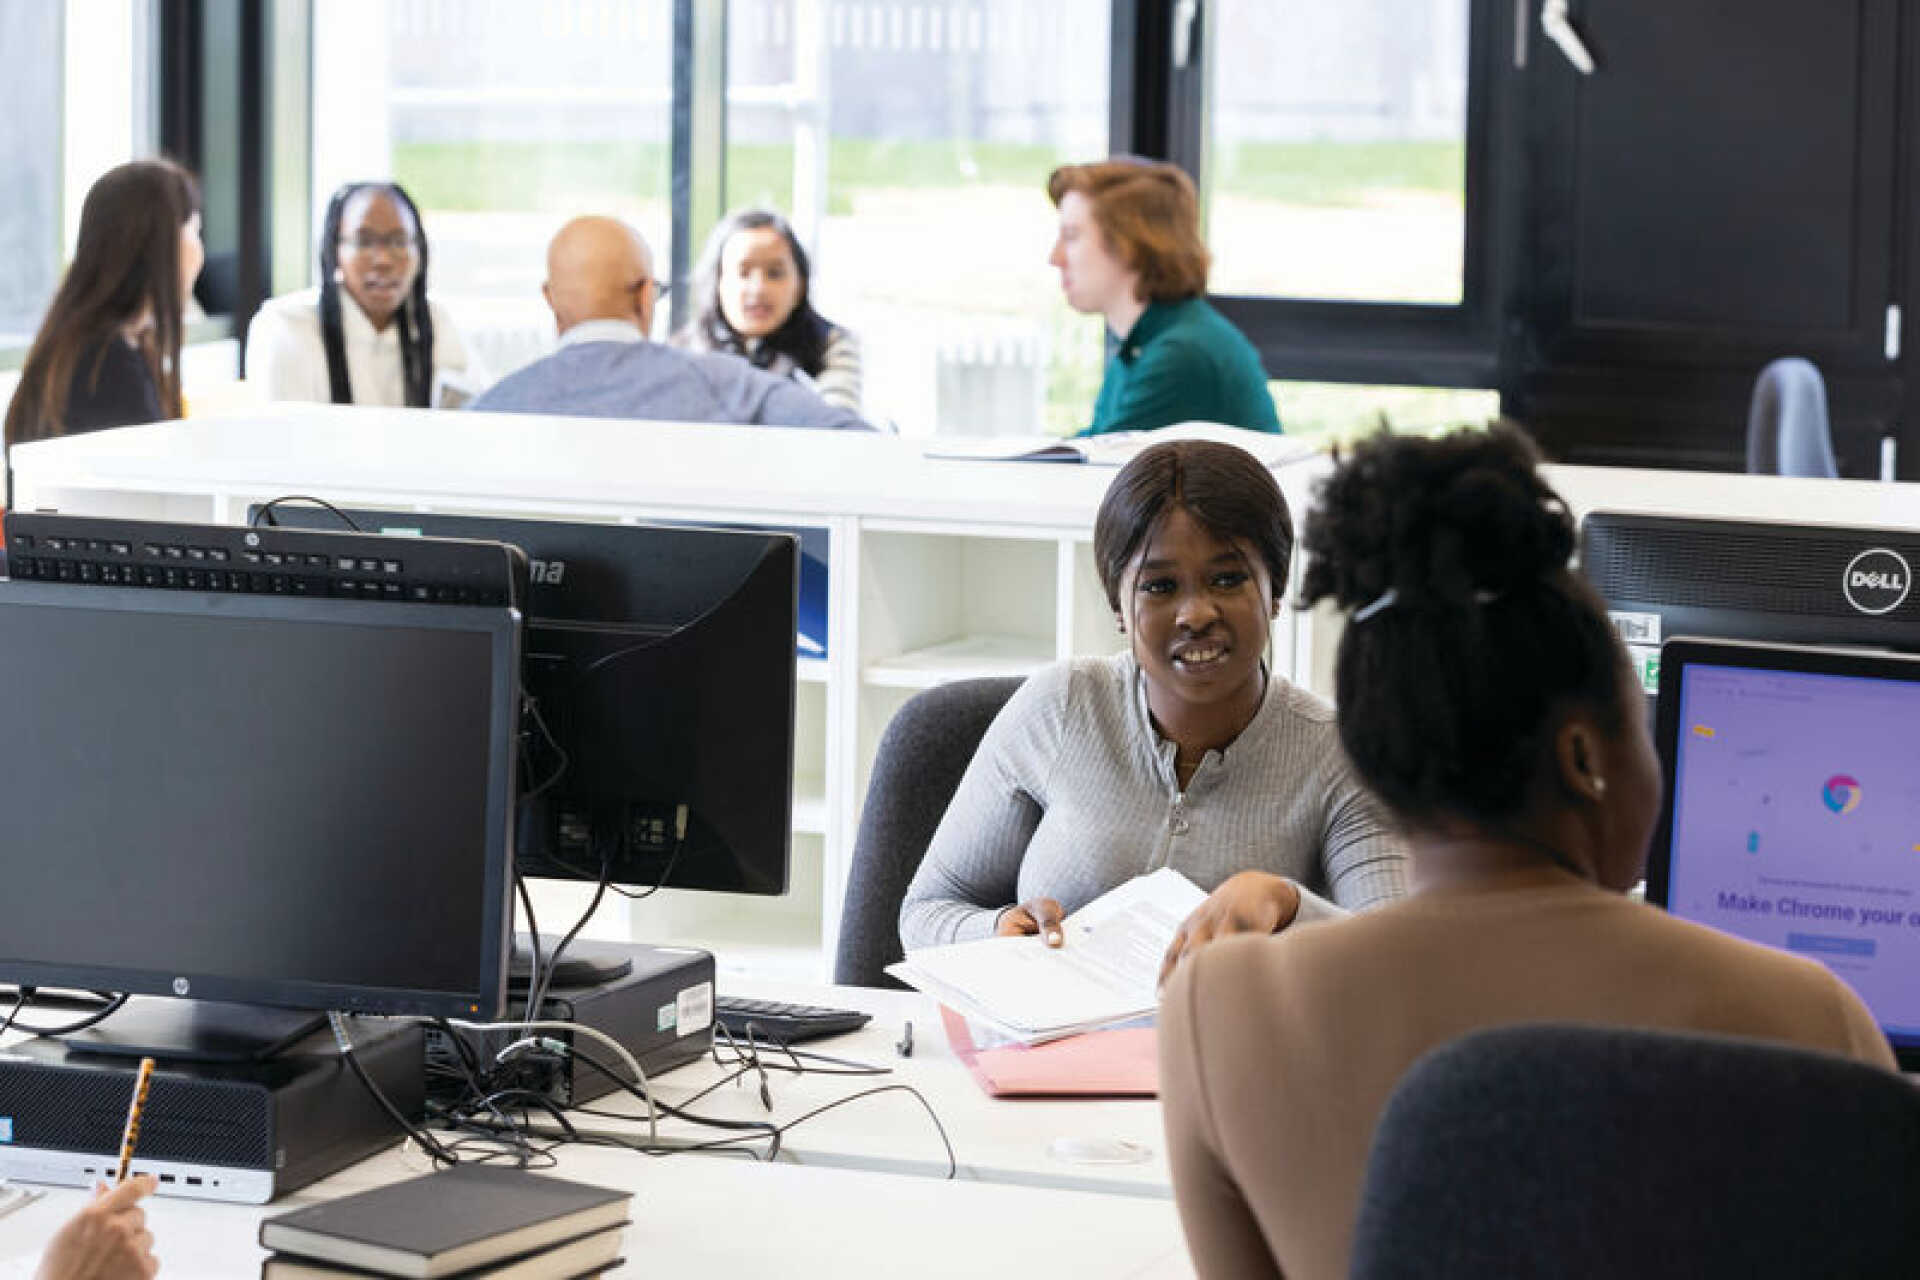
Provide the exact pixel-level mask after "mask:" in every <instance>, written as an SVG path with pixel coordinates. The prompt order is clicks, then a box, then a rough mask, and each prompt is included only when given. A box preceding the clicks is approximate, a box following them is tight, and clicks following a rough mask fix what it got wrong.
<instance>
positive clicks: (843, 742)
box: [12, 405, 1920, 980]
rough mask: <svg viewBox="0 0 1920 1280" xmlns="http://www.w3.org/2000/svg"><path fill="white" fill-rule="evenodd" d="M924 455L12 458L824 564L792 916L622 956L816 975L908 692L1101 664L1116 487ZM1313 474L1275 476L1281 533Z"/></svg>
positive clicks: (100, 444) (1327, 683) (1885, 489)
mask: <svg viewBox="0 0 1920 1280" xmlns="http://www.w3.org/2000/svg"><path fill="white" fill-rule="evenodd" d="M922 444H923V442H920V441H914V440H908V439H901V438H897V437H889V436H879V435H869V434H865V433H849V432H820V431H794V430H784V429H766V428H753V427H692V426H686V425H681V424H672V423H646V422H619V421H606V420H601V419H579V418H546V417H539V416H516V415H493V414H464V413H463V414H449V413H437V412H433V411H429V410H418V409H368V408H357V407H354V406H330V405H270V406H266V407H264V408H261V409H258V410H255V411H251V412H246V413H236V414H230V415H227V416H224V417H221V416H216V417H211V418H204V419H195V420H193V421H190V422H184V423H163V424H159V425H156V426H149V427H130V428H125V429H123V430H119V431H102V432H96V433H93V434H89V435H81V436H73V437H69V438H66V439H59V440H48V441H41V442H38V443H34V444H28V445H23V446H21V447H19V448H17V449H15V450H14V451H13V454H12V462H13V467H14V476H15V493H16V497H17V499H18V501H19V503H20V505H21V506H23V507H41V506H51V507H56V508H58V509H61V510H65V511H71V512H75V513H79V514H95V515H120V516H130V517H140V518H147V519H173V520H187V521H199V522H206V521H213V522H216V523H236V522H238V521H240V520H242V519H243V518H244V517H245V513H246V507H247V504H248V503H250V502H258V501H261V500H264V499H267V498H271V497H278V496H281V495H284V494H288V493H310V494H318V495H319V496H321V497H325V498H328V499H330V500H332V501H335V502H338V503H342V504H347V505H354V506H367V507H384V508H391V509H396V510H401V511H439V512H453V513H459V512H477V513H487V514H497V515H522V516H525V515H536V516H548V517H554V518H561V519H579V520H602V521H645V520H648V519H662V518H665V519H678V520H710V521H721V522H733V523H756V522H757V523H774V524H783V525H808V526H815V527H819V528H823V529H826V530H827V531H828V533H829V535H830V538H831V542H832V553H831V556H830V564H829V569H830V577H831V590H830V597H829V607H828V626H827V634H828V644H829V655H828V657H827V659H826V660H825V661H824V662H807V663H802V664H801V681H802V683H801V686H800V695H799V698H798V700H797V701H798V731H797V734H796V752H795V775H796V788H795V790H796V804H795V841H794V859H795V875H794V882H795V885H796V889H795V892H794V894H792V895H790V896H789V897H788V898H786V899H773V900H761V901H742V900H738V899H735V900H731V901H727V900H720V899H716V898H713V897H711V896H708V897H702V896H700V895H675V894H672V893H668V894H662V895H660V896H659V897H657V898H655V899H652V900H650V901H649V902H648V903H646V904H644V905H642V906H639V907H637V908H636V909H635V913H634V916H633V919H632V921H631V923H630V927H631V935H630V936H632V937H636V938H645V939H648V940H651V941H657V942H667V941H686V940H694V941H702V942H706V943H710V944H712V945H714V946H716V947H717V948H719V950H720V951H721V953H722V958H723V963H725V964H727V965H728V966H729V967H730V969H731V971H732V972H734V973H754V974H760V975H766V974H775V975H779V976H783V977H791V978H800V979H814V980H818V979H822V978H825V977H826V976H827V969H828V958H829V957H830V956H831V954H832V950H833V946H834V941H835V937H836V934H837V931H838V922H839V913H840V904H841V902H842V901H843V899H844V897H845V885H846V874H847V864H848V859H849V856H850V854H851V851H852V845H853V833H854V831H855V830H856V828H857V825H858V819H859V811H860V803H861V800H862V798H863V797H864V796H865V794H866V782H867V774H868V770H869V767H870V765H871V762H872V759H873V754H874V751H875V748H876V746H877V744H878V741H879V737H880V734H881V732H882V731H883V730H884V729H885V727H886V724H887V721H888V719H889V718H890V717H891V716H892V714H893V712H894V711H896V710H898V708H899V706H900V705H901V703H902V702H904V701H905V700H906V698H907V697H909V696H911V695H912V694H913V693H914V692H915V691H917V690H918V689H922V688H925V687H927V686H929V685H933V684H938V683H942V682H944V681H947V680H952V679H958V678H961V677H965V676H972V675H999V674H1022V673H1025V672H1028V671H1031V670H1033V669H1035V668H1036V667H1038V666H1040V665H1041V664H1043V663H1046V662H1050V661H1053V660H1055V659H1057V658H1063V657H1068V656H1072V655H1077V654H1096V653H1107V652H1112V651H1114V650H1115V649H1116V648H1117V647H1118V645H1119V644H1120V637H1119V636H1118V635H1116V634H1115V632H1114V629H1113V622H1112V618H1111V615H1110V613H1109V611H1108V608H1107V604H1106V600H1105V597H1104V594H1103V592H1102V591H1101V589H1100V587H1099V583H1098V575H1097V574H1096V572H1095V570H1094V565H1093V557H1092V552H1091V548H1090V545H1089V544H1090V539H1091V536H1092V528H1093V518H1094V513H1095V511H1096V510H1097V509H1098V507H1099V503H1100V499H1101V497H1102V495H1103V494H1104V493H1105V491H1106V487H1107V484H1108V482H1109V481H1111V480H1112V478H1113V474H1114V473H1113V471H1112V470H1111V469H1109V468H1104V467H1076V466H1058V465H1038V464H1019V463H992V462H953V461H938V460H929V459H926V458H924V457H922V456H921V447H922ZM1326 468H1327V462H1326V460H1325V459H1320V460H1316V461H1308V462H1303V463H1299V464H1295V465H1291V466H1287V467H1283V468H1281V469H1280V471H1279V472H1278V473H1277V474H1278V477H1279V480H1280V484H1281V488H1282V490H1283V491H1284V492H1285V493H1286V495H1287V499H1288V501H1289V503H1290V504H1291V505H1292V508H1293V511H1294V515H1295V521H1296V524H1298V523H1299V522H1300V521H1301V520H1302V519H1303V518H1304V515H1305V513H1306V511H1307V509H1308V506H1309V505H1310V501H1311V493H1312V486H1313V484H1314V482H1315V481H1316V480H1317V479H1318V477H1319V476H1320V475H1322V474H1324V472H1325V470H1326ZM1548 479H1549V480H1550V481H1551V483H1553V484H1554V485H1555V486H1556V487H1557V488H1558V489H1559V490H1560V491H1561V492H1562V493H1563V495H1564V496H1565V497H1566V498H1567V500H1568V502H1569V504H1570V505H1571V506H1572V508H1573V509H1574V514H1575V515H1576V516H1579V515H1582V514H1584V513H1586V512H1587V511H1591V510H1596V509H1601V508H1606V509H1611V510H1618V511H1638V512H1650V513H1665V514H1693V515H1701V516H1710V517H1723V518H1740V519H1753V520H1785V521H1797V522H1806V523H1832V524H1852V525H1887V526H1894V527H1901V528H1920V485H1913V484H1895V485H1888V484H1873V483H1868V482H1864V481H1854V480H1795V479H1782V478H1778V477H1767V476H1739V475H1724V474H1708V473H1699V472H1667V471H1633V470H1624V469H1602V468H1590V467H1553V468H1549V469H1548ZM1337 635H1338V628H1337V627H1335V626H1325V625H1322V622H1321V620H1317V619H1316V620H1312V621H1306V620H1296V619H1293V618H1292V617H1291V616H1290V615H1289V616H1288V617H1287V618H1285V619H1284V621H1283V625H1282V626H1281V627H1280V628H1279V629H1278V631H1277V634H1276V648H1275V659H1276V662H1277V664H1278V666H1279V667H1280V669H1281V670H1283V671H1289V672H1291V673H1292V674H1293V677H1294V679H1295V680H1296V681H1299V682H1301V683H1304V684H1307V685H1309V686H1311V687H1314V688H1317V689H1319V690H1320V691H1322V692H1327V691H1329V690H1330V689H1331V685H1332V674H1331V673H1332V656H1333V641H1334V639H1335V638H1336V637H1337Z"/></svg>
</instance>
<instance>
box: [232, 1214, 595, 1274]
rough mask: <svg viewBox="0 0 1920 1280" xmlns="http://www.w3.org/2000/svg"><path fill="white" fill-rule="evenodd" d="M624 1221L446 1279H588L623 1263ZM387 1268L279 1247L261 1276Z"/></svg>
mask: <svg viewBox="0 0 1920 1280" xmlns="http://www.w3.org/2000/svg"><path fill="white" fill-rule="evenodd" d="M626 1234H627V1229H626V1227H625V1225H624V1224H623V1225H621V1226H618V1227H609V1228H607V1229H606V1230H605V1231H596V1232H594V1233H593V1234H592V1235H587V1236H581V1237H580V1238H579V1239H577V1240H563V1241H561V1242H560V1243H559V1244H556V1245H553V1246H551V1247H550V1248H546V1249H536V1250H534V1251H533V1252H532V1253H523V1254H520V1255H519V1256H518V1257H513V1258H507V1259H505V1260H504V1261H501V1262H487V1263H482V1264H481V1265H480V1266H477V1267H474V1268H473V1269H472V1270H469V1271H456V1272H455V1273H454V1274H453V1275H451V1276H448V1277H446V1280H584V1278H585V1277H587V1276H597V1275H600V1274H602V1273H604V1272H607V1271H611V1270H613V1269H614V1268H615V1267H617V1266H619V1265H620V1264H621V1262H622V1261H624V1259H622V1258H621V1257H620V1245H621V1243H622V1242H623V1241H624V1240H625V1239H626ZM385 1274H386V1273H385V1272H381V1271H368V1270H367V1269H366V1268H364V1267H343V1266H340V1265H338V1264H337V1263H332V1262H314V1261H312V1260H311V1259H308V1258H296V1257H294V1256H293V1255H292V1254H290V1253H276V1254H274V1255H273V1256H272V1257H270V1258H268V1259H267V1260H266V1261H265V1262H263V1263H261V1264H260V1280H370V1278H378V1277H383V1276H385Z"/></svg>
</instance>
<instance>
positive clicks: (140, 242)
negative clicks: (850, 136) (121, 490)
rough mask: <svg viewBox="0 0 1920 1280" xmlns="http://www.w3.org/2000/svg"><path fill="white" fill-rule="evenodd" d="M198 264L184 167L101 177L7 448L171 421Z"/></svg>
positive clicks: (125, 170) (19, 394)
mask: <svg viewBox="0 0 1920 1280" xmlns="http://www.w3.org/2000/svg"><path fill="white" fill-rule="evenodd" d="M205 259H206V253H205V251H204V250H203V249H202V248H201V245H200V192H199V188H198V187H197V186H196V185H195V184H194V181H193V176H192V175H191V174H189V173H188V172H187V171H186V170H185V169H182V168H181V167H180V166H179V165H177V164H174V163H172V162H171V161H167V160H135V161H133V162H132V163H131V164H123V165H120V166H118V167H117V168H114V169H110V170H108V171H107V172H106V173H105V174H103V175H102V176H101V178H100V180H99V181H97V182H95V183H94V184H93V187H92V189H91V190H89V191H88V192H87V199H86V203H85V204H83V205H82V206H81V208H80V238H79V242H78V243H77V244H76V245H75V247H74V253H73V264H72V265H71V266H69V267H68V268H67V274H66V275H65V277H64V278H62V280H61V281H60V289H59V291H58V292H57V293H55V294H54V297H53V302H52V304H51V305H50V306H49V307H48V308H47V314H46V318H45V319H44V320H43V321H42V322H41V324H40V332H39V334H38V336H36V337H35V338H34V340H33V347H32V349H31V350H29V351H28V353H27V363H26V365H25V367H24V368H23V369H22V370H21V373H20V385H19V387H18V388H17V389H16V390H15V392H14V396H13V403H12V405H11V406H10V407H9V408H8V410H7V426H6V441H7V444H8V445H9V446H11V445H16V444H21V443H23V442H25V441H29V440H44V439H46V438H48V437H50V436H62V435H73V434H75V433H77V432H82V431H97V430H100V429H101V428H103V427H124V426H131V425H133V424H135V423H141V422H158V421H160V420H161V419H163V418H177V417H179V416H180V412H181V409H180V336H181V328H182V323H183V313H184V310H185V307H186V302H187V297H188V293H189V291H190V290H191V289H192V288H193V281H194V278H195V277H196V276H198V275H199V274H200V266H201V264H202V262H204V261H205Z"/></svg>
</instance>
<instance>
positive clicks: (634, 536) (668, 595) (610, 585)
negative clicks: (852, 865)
mask: <svg viewBox="0 0 1920 1280" xmlns="http://www.w3.org/2000/svg"><path fill="white" fill-rule="evenodd" d="M340 514H343V515H345V516H346V517H347V518H348V519H350V520H352V521H353V522H354V523H355V524H356V525H358V526H359V527H360V528H361V529H364V530H366V531H367V532H369V533H378V534H383V535H386V536H389V537H392V536H396V535H417V536H421V537H426V538H463V539H476V540H481V541H487V542H504V543H507V544H509V545H512V546H516V547H519V548H520V549H521V550H522V551H524V552H525V553H526V556H527V561H528V569H529V574H528V576H529V584H528V587H527V595H526V599H525V600H524V601H522V602H521V606H522V611H523V612H524V613H525V615H526V639H525V655H524V658H523V684H524V687H525V690H526V694H527V702H528V713H527V716H526V718H525V721H524V723H523V725H522V729H521V744H522V755H523V768H522V773H521V786H522V792H523V795H524V798H525V800H526V802H527V803H526V804H525V805H524V807H523V809H522V811H521V821H520V826H519V832H518V850H519V853H518V865H519V869H520V872H521V873H522V874H523V875H528V876H539V877H548V878H558V879H573V880H598V879H599V878H600V877H601V876H602V875H605V876H606V877H607V878H608V879H609V880H610V881H611V882H612V883H614V884H619V885H627V886H634V887H640V888H652V887H654V886H658V885H664V886H665V887H668V888H675V889H701V890H710V891H715V892H723V893H746V894H781V893H785V892H786V890H787V884H788V871H789V858H790V852H791V844H792V812H793V735H794V728H793V722H794V681H795V665H794V662H795V660H794V620H795V599H796V591H797V587H796V575H797V565H798V559H799V556H798V545H797V542H796V540H795V539H794V537H793V536H792V535H790V534H787V533H784V532H750V531H744V530H735V529H706V528H697V527H689V526H680V525H621V524H589V523H582V522H573V521H560V520H509V519H495V518H492V517H483V516H448V515H427V514H418V513H413V512H406V513H396V512H390V511H367V510H345V511H343V512H341V513H340ZM272 518H273V519H274V520H275V521H276V522H278V523H280V524H283V525H293V526H296V527H299V528H306V529H320V528H328V527H333V528H337V527H339V521H338V516H336V515H335V514H333V513H330V512H327V511H324V510H320V509H318V508H306V507H281V508H278V509H276V510H275V511H274V512H273V513H272ZM682 827H684V834H682V833H681V828H682Z"/></svg>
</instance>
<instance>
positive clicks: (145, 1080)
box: [113, 1058, 153, 1187]
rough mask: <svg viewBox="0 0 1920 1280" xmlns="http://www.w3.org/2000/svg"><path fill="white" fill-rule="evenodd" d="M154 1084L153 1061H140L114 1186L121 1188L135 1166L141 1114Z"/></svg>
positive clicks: (121, 1136)
mask: <svg viewBox="0 0 1920 1280" xmlns="http://www.w3.org/2000/svg"><path fill="white" fill-rule="evenodd" d="M152 1083H153V1059H152V1058H142V1059H140V1074H139V1075H138V1076H136V1077H134V1081H133V1105H132V1106H130V1107H128V1108H127V1129H126V1132H125V1133H123V1134H121V1135H120V1167H119V1169H118V1170H116V1171H115V1173H114V1175H113V1185H114V1186H116V1187H117V1186H119V1185H120V1184H121V1183H123V1182H125V1181H126V1180H127V1169H128V1167H129V1166H131V1165H132V1164H133V1144H134V1143H136V1142H138V1141H139V1140H140V1112H141V1111H142V1110H143V1109H144V1108H145V1107H146V1105H147V1088H148V1086H150V1085H151V1084H152Z"/></svg>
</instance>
